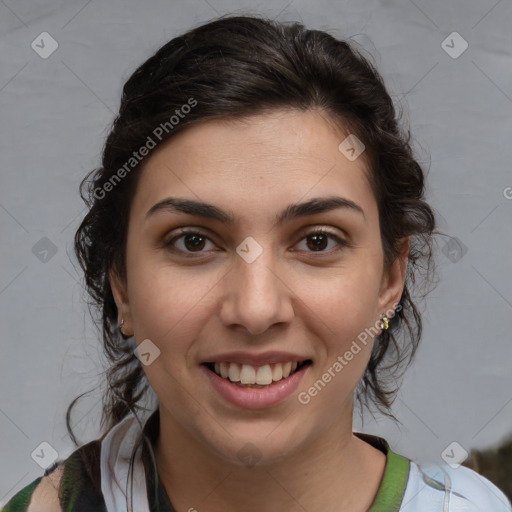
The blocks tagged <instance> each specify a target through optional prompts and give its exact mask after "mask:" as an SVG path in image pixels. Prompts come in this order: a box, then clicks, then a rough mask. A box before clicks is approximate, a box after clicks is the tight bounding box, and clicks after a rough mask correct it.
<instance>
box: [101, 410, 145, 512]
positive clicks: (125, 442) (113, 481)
mask: <svg viewBox="0 0 512 512" xmlns="http://www.w3.org/2000/svg"><path fill="white" fill-rule="evenodd" d="M141 433H142V430H141V427H140V424H139V422H138V421H137V419H136V418H135V416H134V415H133V414H130V415H129V416H127V417H126V418H124V419H123V420H122V421H121V422H120V423H118V424H117V425H116V426H115V427H113V428H112V429H111V430H110V432H109V433H108V434H107V435H106V436H105V438H104V439H103V441H102V442H101V455H100V468H101V492H102V493H103V498H104V500H105V505H106V509H107V511H108V512H133V511H136V512H149V502H148V493H147V488H146V473H145V470H144V465H143V463H142V459H141V453H142V446H139V447H138V449H137V452H136V456H135V459H134V466H133V496H132V499H131V502H132V503H131V506H130V500H128V499H127V496H128V491H129V483H130V480H129V477H130V475H129V465H130V459H131V456H132V452H133V447H134V446H135V443H136V442H137V439H138V438H139V436H140V435H141Z"/></svg>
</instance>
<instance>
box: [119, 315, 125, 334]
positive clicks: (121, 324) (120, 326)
mask: <svg viewBox="0 0 512 512" xmlns="http://www.w3.org/2000/svg"><path fill="white" fill-rule="evenodd" d="M123 325H124V318H121V323H120V324H119V330H120V331H121V332H123ZM123 334H124V333H123Z"/></svg>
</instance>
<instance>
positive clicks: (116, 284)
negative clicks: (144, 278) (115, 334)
mask: <svg viewBox="0 0 512 512" xmlns="http://www.w3.org/2000/svg"><path fill="white" fill-rule="evenodd" d="M108 278H109V282H110V288H111V289H112V295H113V296H114V301H115V303H116V306H117V313H118V319H117V323H118V325H119V326H121V322H122V321H123V320H124V322H123V325H122V329H121V333H122V334H123V335H124V336H127V337H130V336H133V330H132V317H131V311H130V303H129V301H128V293H127V288H126V283H125V281H124V280H123V279H122V278H121V277H120V276H119V274H118V272H117V270H116V269H115V268H111V269H110V271H109V273H108Z"/></svg>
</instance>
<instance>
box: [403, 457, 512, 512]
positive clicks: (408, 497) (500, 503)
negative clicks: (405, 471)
mask: <svg viewBox="0 0 512 512" xmlns="http://www.w3.org/2000/svg"><path fill="white" fill-rule="evenodd" d="M419 498H421V500H422V502H423V501H424V500H425V502H427V500H429V501H430V502H431V503H432V502H433V503H436V504H437V503H439V505H440V508H439V510H450V511H453V512H459V511H460V512H462V511H464V512H487V511H491V510H492V511H493V512H511V511H512V508H511V505H510V502H509V500H508V499H507V497H506V496H505V494H504V493H503V492H502V491H501V490H500V489H498V487H496V485H494V484H493V483H492V482H490V481H489V480H488V479H487V478H485V477H483V476H482V475H479V474H478V473H477V472H476V471H473V470H472V469H469V468H466V467H464V466H458V467H456V468H455V467H452V466H450V465H448V464H434V463H423V464H421V463H419V464H417V463H415V462H411V468H410V474H409V481H408V483H407V489H406V493H405V495H404V500H403V506H404V508H402V509H401V510H403V511H404V512H405V511H407V512H409V511H412V510H422V509H421V508H418V506H419V503H418V499H419ZM441 505H442V507H441ZM443 507H445V508H443ZM429 510H430V509H429ZM432 510H434V509H432Z"/></svg>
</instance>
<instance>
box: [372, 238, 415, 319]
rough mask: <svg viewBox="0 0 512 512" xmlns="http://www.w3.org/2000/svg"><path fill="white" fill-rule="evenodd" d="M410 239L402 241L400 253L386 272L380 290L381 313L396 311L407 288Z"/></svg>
mask: <svg viewBox="0 0 512 512" xmlns="http://www.w3.org/2000/svg"><path fill="white" fill-rule="evenodd" d="M409 248H410V240H409V237H407V238H404V239H403V240H402V245H401V247H400V253H399V255H398V256H397V258H396V259H395V261H394V262H393V263H392V264H391V266H390V267H389V268H388V269H385V270H384V273H383V276H382V282H381V286H380V290H379V311H380V312H381V313H387V314H388V316H389V313H390V312H393V311H394V310H395V309H396V306H397V304H398V303H399V302H400V297H401V296H402V293H403V291H404V287H405V276H406V271H407V260H408V255H409Z"/></svg>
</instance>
